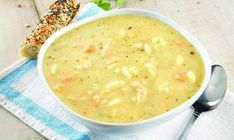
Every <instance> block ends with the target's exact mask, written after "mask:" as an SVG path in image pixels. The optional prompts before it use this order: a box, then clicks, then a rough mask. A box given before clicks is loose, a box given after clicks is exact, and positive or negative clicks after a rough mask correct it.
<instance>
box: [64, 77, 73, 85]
mask: <svg viewBox="0 0 234 140" xmlns="http://www.w3.org/2000/svg"><path fill="white" fill-rule="evenodd" d="M74 81H75V77H67V78H65V79H64V80H63V81H62V82H63V84H70V83H72V82H74Z"/></svg>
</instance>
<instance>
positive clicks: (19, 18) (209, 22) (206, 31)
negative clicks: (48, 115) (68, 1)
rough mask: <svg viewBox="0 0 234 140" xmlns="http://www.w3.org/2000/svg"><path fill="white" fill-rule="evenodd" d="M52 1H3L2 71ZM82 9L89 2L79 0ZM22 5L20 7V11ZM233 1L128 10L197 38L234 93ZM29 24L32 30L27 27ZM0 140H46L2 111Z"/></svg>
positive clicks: (151, 3)
mask: <svg viewBox="0 0 234 140" xmlns="http://www.w3.org/2000/svg"><path fill="white" fill-rule="evenodd" d="M52 1H53V0H0V18H1V19H0V54H1V55H0V70H2V69H4V68H5V67H7V66H9V65H10V64H12V63H14V62H15V61H17V60H19V59H20V57H19V55H18V49H19V47H20V44H22V42H23V41H24V39H25V38H26V36H27V35H28V33H29V32H30V31H31V30H32V28H33V26H34V25H35V24H36V22H37V21H38V20H39V17H40V16H41V15H42V14H43V13H44V12H45V10H46V8H47V7H48V5H49V3H51V2H52ZM80 2H81V6H83V5H85V4H86V3H88V2H89V0H80ZM18 4H20V5H21V7H17V5H18ZM233 5H234V1H233V0H222V1H221V0H212V1H203V0H186V1H185V0H143V1H142V2H139V1H137V0H128V1H127V4H126V5H125V7H131V8H140V9H147V10H151V11H155V12H158V13H160V14H163V15H165V16H167V17H169V18H171V19H173V20H174V21H176V22H177V23H179V24H180V25H182V26H183V27H184V28H186V29H187V30H188V31H189V32H190V33H192V34H194V35H195V36H196V37H197V38H198V39H199V40H200V41H201V43H202V44H203V45H204V47H205V48H206V50H207V51H208V53H209V55H210V58H211V61H212V64H220V65H222V66H223V67H224V68H225V69H226V71H227V75H228V89H229V90H231V91H234V84H232V83H233V82H234V45H233V41H234V8H233ZM27 24H29V25H31V27H30V28H26V27H25V26H26V25H27ZM0 130H1V131H0V139H4V140H44V139H46V138H44V137H43V136H41V135H40V134H38V133H37V132H35V131H34V130H32V129H31V128H30V127H29V126H27V125H25V124H24V123H22V122H21V121H20V120H18V119H17V118H16V117H14V116H13V115H11V114H10V113H9V112H7V111H6V110H4V109H3V108H2V107H0Z"/></svg>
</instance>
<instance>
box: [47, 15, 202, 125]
mask: <svg viewBox="0 0 234 140" xmlns="http://www.w3.org/2000/svg"><path fill="white" fill-rule="evenodd" d="M43 71H44V74H45V77H46V79H47V81H48V84H49V86H50V88H51V89H52V90H53V91H54V93H55V94H56V95H57V96H58V98H59V99H60V100H61V101H62V102H63V103H64V104H66V105H67V106H68V107H69V108H71V109H72V110H73V111H75V112H77V113H79V114H80V115H82V116H85V117H87V118H90V119H93V120H98V121H102V122H111V123H127V122H136V121H140V120H145V119H148V118H151V117H154V116H156V115H159V114H162V113H164V112H167V111H169V110H171V109H173V108H175V107H177V106H178V105H180V104H182V103H184V102H185V101H186V100H188V99H189V98H190V97H192V96H193V95H194V94H195V93H196V92H197V90H198V89H199V87H200V85H201V84H202V81H203V77H204V65H203V62H202V59H201V57H200V55H199V53H198V52H197V51H196V49H195V48H194V47H193V45H192V44H191V43H190V42H188V41H187V40H186V39H185V38H184V37H183V36H182V35H181V34H179V33H178V32H177V31H175V30H174V29H173V28H171V27H169V26H168V25H166V24H165V23H163V22H161V21H159V20H156V19H153V18H150V17H144V16H139V15H118V16H111V17H105V18H102V19H99V20H95V21H92V22H89V23H87V24H84V25H82V26H80V27H77V28H75V29H73V30H71V31H69V32H67V33H65V34H64V35H62V36H60V37H59V38H58V39H57V40H55V41H54V42H53V43H52V44H51V46H50V47H49V48H48V50H47V51H46V53H45V57H44V58H43Z"/></svg>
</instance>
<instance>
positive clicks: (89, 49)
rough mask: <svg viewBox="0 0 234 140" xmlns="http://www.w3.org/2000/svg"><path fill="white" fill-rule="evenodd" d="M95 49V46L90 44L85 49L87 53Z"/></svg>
mask: <svg viewBox="0 0 234 140" xmlns="http://www.w3.org/2000/svg"><path fill="white" fill-rule="evenodd" d="M94 51H95V47H94V46H93V45H89V47H88V48H87V49H86V50H85V52H86V53H92V52H94Z"/></svg>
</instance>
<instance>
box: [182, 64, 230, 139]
mask: <svg viewBox="0 0 234 140" xmlns="http://www.w3.org/2000/svg"><path fill="white" fill-rule="evenodd" d="M226 88H227V76H226V73H225V70H224V69H223V68H222V67H221V66H219V65H213V66H212V72H211V77H210V81H209V84H208V86H207V87H206V89H205V91H204V92H203V94H202V95H201V97H200V98H199V99H198V100H197V101H196V102H195V103H194V104H193V109H194V112H193V115H192V116H191V118H190V120H189V121H188V123H187V125H186V126H185V127H184V129H183V130H182V132H181V133H180V135H179V137H178V138H177V140H185V139H186V138H187V136H188V134H189V132H190V130H191V128H192V126H193V123H194V122H195V121H196V120H197V118H198V117H199V115H200V114H201V113H202V112H206V111H209V110H212V109H214V108H216V107H217V106H218V105H219V103H220V102H221V101H222V100H223V98H224V96H225V93H226Z"/></svg>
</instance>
